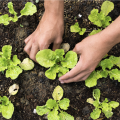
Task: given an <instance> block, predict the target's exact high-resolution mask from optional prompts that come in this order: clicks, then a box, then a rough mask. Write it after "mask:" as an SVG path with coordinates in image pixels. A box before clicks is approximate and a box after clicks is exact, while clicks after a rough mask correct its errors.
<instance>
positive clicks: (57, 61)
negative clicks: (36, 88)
mask: <svg viewBox="0 0 120 120" xmlns="http://www.w3.org/2000/svg"><path fill="white" fill-rule="evenodd" d="M64 54H65V52H64V50H63V49H56V50H55V51H52V50H50V49H45V50H41V51H39V52H38V53H37V54H36V60H37V62H38V63H39V64H40V65H41V66H44V67H46V68H49V67H50V68H49V69H48V70H47V71H46V72H45V75H46V77H48V78H49V79H52V80H54V79H55V78H56V74H57V73H58V77H61V76H62V75H64V74H66V73H67V72H68V71H69V68H73V67H74V66H75V65H76V64H77V60H78V58H77V54H76V53H75V52H73V51H68V52H67V53H66V55H65V58H64V56H63V55H64Z"/></svg>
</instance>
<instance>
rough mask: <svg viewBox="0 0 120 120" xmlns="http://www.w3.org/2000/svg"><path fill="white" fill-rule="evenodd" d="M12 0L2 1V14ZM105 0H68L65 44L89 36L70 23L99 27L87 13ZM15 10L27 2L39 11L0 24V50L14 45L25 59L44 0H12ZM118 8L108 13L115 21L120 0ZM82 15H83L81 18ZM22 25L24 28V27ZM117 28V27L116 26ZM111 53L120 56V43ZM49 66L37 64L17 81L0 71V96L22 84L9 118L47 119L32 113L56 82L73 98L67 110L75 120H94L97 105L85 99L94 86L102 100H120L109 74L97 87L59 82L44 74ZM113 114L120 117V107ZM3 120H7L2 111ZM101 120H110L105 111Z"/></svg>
mask: <svg viewBox="0 0 120 120" xmlns="http://www.w3.org/2000/svg"><path fill="white" fill-rule="evenodd" d="M9 1H11V0H0V13H1V14H6V13H8V8H7V3H8V2H9ZM103 1H104V0H65V1H64V3H65V5H64V22H65V24H64V29H65V30H64V36H63V43H69V44H70V50H72V49H73V48H74V47H75V45H76V44H77V43H78V42H80V41H82V40H83V39H84V38H85V37H87V36H88V34H89V32H86V33H85V34H84V35H83V36H80V35H79V34H77V33H71V32H70V26H71V25H73V24H74V23H75V22H76V21H78V22H79V25H80V27H81V28H87V31H92V30H93V29H96V28H97V27H96V26H95V25H93V24H92V23H91V22H90V21H89V20H88V15H89V14H90V11H91V10H92V9H93V8H97V9H100V7H101V4H102V3H103ZM12 2H13V4H14V9H15V11H16V12H17V13H18V14H20V13H19V12H20V10H21V9H22V8H23V7H24V5H25V3H26V2H33V3H34V4H35V5H36V6H37V10H38V11H37V13H35V14H34V15H33V16H24V17H21V18H20V19H19V20H18V21H17V22H16V23H13V22H10V24H9V25H7V26H4V25H2V24H0V51H1V48H2V47H3V46H4V45H11V46H12V55H17V56H18V58H19V59H20V60H21V61H22V60H23V59H24V58H26V57H29V56H28V55H27V53H25V52H24V46H25V43H24V39H25V38H27V36H29V35H30V34H31V33H33V32H34V30H35V29H36V27H37V25H38V23H39V21H40V20H41V18H42V15H43V14H44V2H43V1H39V3H36V2H35V0H27V1H22V0H21V1H20V0H13V1H12ZM113 2H114V5H115V8H114V10H113V11H112V12H111V13H110V14H109V15H110V16H111V17H112V20H115V19H116V18H117V17H118V16H119V15H120V0H116V1H113ZM79 14H81V15H82V17H81V18H79ZM21 25H23V27H21ZM113 29H114V28H113ZM108 54H109V55H114V56H120V44H117V45H115V46H114V47H113V48H112V49H111V50H110V51H109V53H108ZM45 71H46V69H45V68H44V67H42V66H40V65H39V64H37V63H35V67H34V69H33V70H31V71H24V72H23V73H22V74H20V75H19V77H18V78H17V79H15V80H11V79H10V78H6V77H5V74H4V73H2V72H1V73H0V96H8V97H9V93H8V88H9V86H11V85H12V84H14V83H17V84H19V87H20V88H19V91H18V93H17V94H16V95H14V96H11V97H10V100H11V102H12V103H13V104H14V114H13V116H12V118H11V119H10V120H45V119H46V116H42V117H41V116H38V115H37V114H34V113H33V110H34V109H35V108H36V106H37V105H39V106H42V105H45V103H46V101H47V100H48V99H49V98H52V92H53V90H54V88H55V87H56V86H57V85H60V86H61V87H62V88H63V90H64V97H65V98H69V99H70V107H69V109H68V110H67V112H68V113H69V114H71V115H72V116H74V118H75V120H92V119H91V118H90V113H91V112H92V111H93V109H94V107H93V106H92V105H90V104H89V103H87V102H86V100H87V98H90V97H92V91H93V89H95V88H99V89H100V90H101V99H100V100H101V101H103V100H104V99H105V98H108V99H109V100H110V101H117V102H119V103H120V83H119V82H118V81H114V80H111V79H110V78H109V77H107V78H106V79H104V78H102V79H99V80H98V83H97V86H96V87H93V88H88V87H86V86H85V82H84V81H82V82H78V83H70V84H60V82H59V80H58V78H56V79H55V80H50V79H48V78H46V77H45V75H44V73H45ZM113 113H114V114H113V116H112V117H111V118H109V120H120V106H119V107H117V108H116V109H115V110H113ZM0 120H5V118H3V117H2V115H1V114H0ZM99 120H107V118H106V117H105V116H104V114H101V116H100V119H99Z"/></svg>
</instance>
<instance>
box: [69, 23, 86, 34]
mask: <svg viewBox="0 0 120 120" xmlns="http://www.w3.org/2000/svg"><path fill="white" fill-rule="evenodd" d="M85 31H86V28H80V27H79V24H78V22H76V23H75V24H74V25H71V26H70V32H75V33H79V35H83V34H84V33H85Z"/></svg>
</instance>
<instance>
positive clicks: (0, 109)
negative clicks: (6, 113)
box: [0, 104, 2, 113]
mask: <svg viewBox="0 0 120 120" xmlns="http://www.w3.org/2000/svg"><path fill="white" fill-rule="evenodd" d="M1 112H2V105H1V104H0V113H1Z"/></svg>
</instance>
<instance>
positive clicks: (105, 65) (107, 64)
mask: <svg viewBox="0 0 120 120" xmlns="http://www.w3.org/2000/svg"><path fill="white" fill-rule="evenodd" d="M113 65H114V64H113V63H112V61H111V60H110V59H104V60H102V61H101V62H100V66H101V67H102V69H103V70H104V71H105V70H106V68H108V69H111V68H112V67H113Z"/></svg>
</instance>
